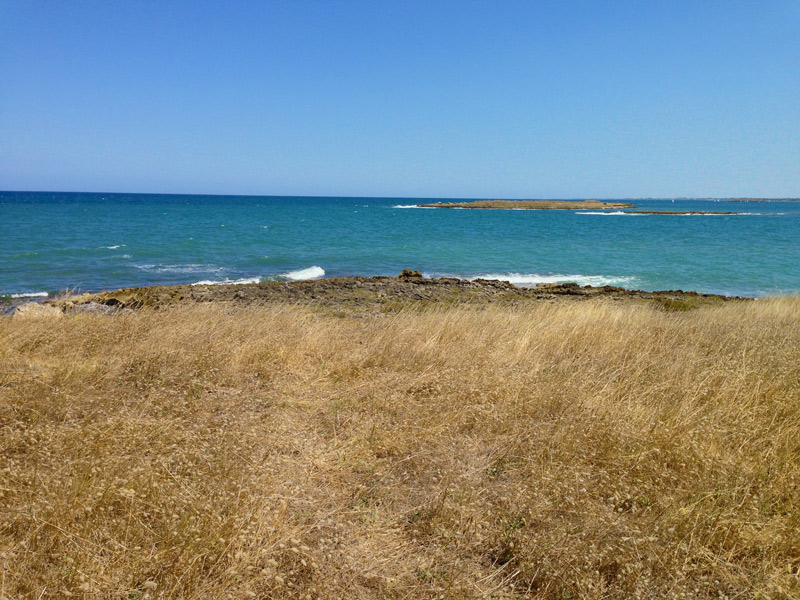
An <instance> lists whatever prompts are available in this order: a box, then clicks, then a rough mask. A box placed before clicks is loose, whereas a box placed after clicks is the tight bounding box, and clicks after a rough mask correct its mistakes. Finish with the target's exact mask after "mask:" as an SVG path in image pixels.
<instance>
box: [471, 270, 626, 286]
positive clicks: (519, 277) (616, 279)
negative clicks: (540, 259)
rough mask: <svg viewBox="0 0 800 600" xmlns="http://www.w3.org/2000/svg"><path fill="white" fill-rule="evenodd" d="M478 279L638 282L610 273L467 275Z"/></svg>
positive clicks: (600, 283)
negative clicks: (609, 274)
mask: <svg viewBox="0 0 800 600" xmlns="http://www.w3.org/2000/svg"><path fill="white" fill-rule="evenodd" d="M467 279H469V280H470V281H474V280H476V279H497V280H499V281H508V282H509V283H512V284H514V285H516V286H519V287H533V286H535V285H536V284H537V283H577V284H578V285H592V286H603V285H615V286H620V287H627V286H630V285H633V284H634V283H635V282H636V278H635V277H615V276H608V275H540V274H539V273H487V274H484V275H474V276H471V277H467Z"/></svg>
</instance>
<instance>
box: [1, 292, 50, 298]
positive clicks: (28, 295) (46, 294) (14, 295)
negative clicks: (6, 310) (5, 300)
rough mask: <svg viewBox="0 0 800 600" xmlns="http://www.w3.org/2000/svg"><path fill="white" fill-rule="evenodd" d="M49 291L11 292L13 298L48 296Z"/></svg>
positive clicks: (10, 295)
mask: <svg viewBox="0 0 800 600" xmlns="http://www.w3.org/2000/svg"><path fill="white" fill-rule="evenodd" d="M49 295H50V294H48V293H47V292H22V293H20V294H9V297H11V298H47V297H48V296H49Z"/></svg>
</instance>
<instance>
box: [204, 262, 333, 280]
mask: <svg viewBox="0 0 800 600" xmlns="http://www.w3.org/2000/svg"><path fill="white" fill-rule="evenodd" d="M324 276H325V270H324V269H323V268H322V267H317V266H316V265H315V266H313V267H308V268H306V269H300V270H299V271H289V272H288V273H280V274H278V275H267V276H266V277H244V278H241V279H230V278H227V277H226V278H225V279H214V280H212V279H204V280H202V281H196V282H195V283H193V284H191V285H244V284H248V283H261V282H262V281H273V282H274V281H284V282H286V281H305V280H309V279H319V278H320V277H324Z"/></svg>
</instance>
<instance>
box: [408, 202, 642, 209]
mask: <svg viewBox="0 0 800 600" xmlns="http://www.w3.org/2000/svg"><path fill="white" fill-rule="evenodd" d="M418 206H419V207H421V208H490V209H491V208H499V209H519V210H596V209H600V210H602V209H613V208H633V204H630V203H628V202H601V201H600V200H475V201H472V202H434V203H432V204H419V205H418Z"/></svg>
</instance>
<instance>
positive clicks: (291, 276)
mask: <svg viewBox="0 0 800 600" xmlns="http://www.w3.org/2000/svg"><path fill="white" fill-rule="evenodd" d="M324 276H325V270H324V269H323V268H322V267H317V266H316V265H315V266H313V267H308V268H307V269H300V270H299V271H290V272H288V273H285V274H284V275H282V277H283V278H285V279H287V280H289V281H303V280H306V279H319V278H320V277H324Z"/></svg>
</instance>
